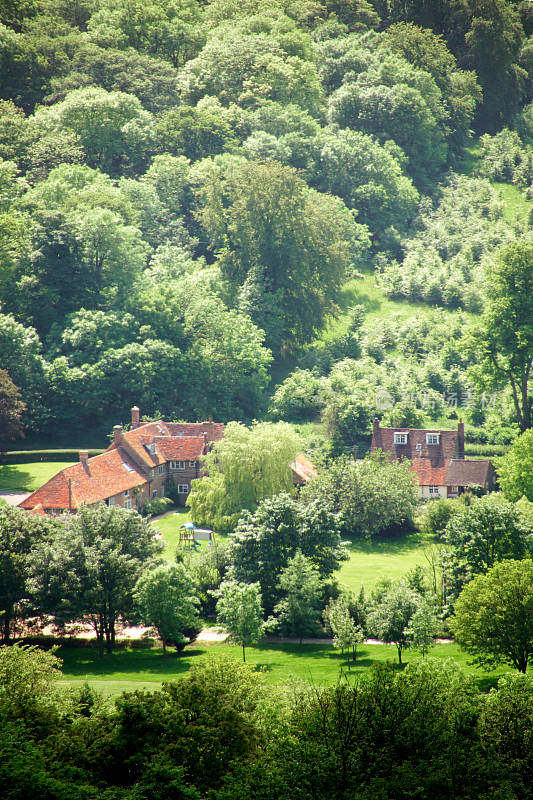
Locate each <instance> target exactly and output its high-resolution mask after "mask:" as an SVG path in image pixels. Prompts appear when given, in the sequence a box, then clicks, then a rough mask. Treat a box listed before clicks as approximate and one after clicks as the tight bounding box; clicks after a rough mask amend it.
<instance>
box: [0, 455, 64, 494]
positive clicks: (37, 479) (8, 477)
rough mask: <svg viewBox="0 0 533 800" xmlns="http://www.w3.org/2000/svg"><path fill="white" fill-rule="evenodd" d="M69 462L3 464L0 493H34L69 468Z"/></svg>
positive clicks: (0, 470)
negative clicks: (61, 471)
mask: <svg viewBox="0 0 533 800" xmlns="http://www.w3.org/2000/svg"><path fill="white" fill-rule="evenodd" d="M70 463H72V462H68V461H35V462H30V463H29V464H2V465H1V466H0V491H2V492H19V491H20V492H34V491H35V489H38V488H39V486H42V485H43V483H46V481H47V480H49V479H50V478H51V477H52V476H53V475H55V474H56V472H59V470H61V469H63V467H68V466H69V464H70Z"/></svg>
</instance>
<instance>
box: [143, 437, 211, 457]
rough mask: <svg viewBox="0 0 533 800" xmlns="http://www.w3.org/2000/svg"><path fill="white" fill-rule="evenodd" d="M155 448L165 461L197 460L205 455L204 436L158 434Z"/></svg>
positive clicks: (155, 439)
mask: <svg viewBox="0 0 533 800" xmlns="http://www.w3.org/2000/svg"><path fill="white" fill-rule="evenodd" d="M154 442H155V449H156V452H157V453H160V454H161V457H162V458H163V459H164V460H165V461H171V460H172V461H197V460H198V459H199V458H200V456H201V455H203V452H204V449H205V444H206V440H205V439H204V437H203V436H156V437H154Z"/></svg>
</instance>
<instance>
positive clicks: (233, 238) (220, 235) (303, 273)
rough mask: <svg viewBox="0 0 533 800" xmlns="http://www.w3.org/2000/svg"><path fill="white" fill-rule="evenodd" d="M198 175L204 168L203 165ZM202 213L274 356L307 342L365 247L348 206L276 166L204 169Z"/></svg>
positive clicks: (238, 294) (209, 165)
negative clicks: (319, 192) (309, 186)
mask: <svg viewBox="0 0 533 800" xmlns="http://www.w3.org/2000/svg"><path fill="white" fill-rule="evenodd" d="M198 169H199V170H200V168H198ZM197 180H199V181H201V186H200V189H199V196H200V202H201V208H200V210H199V212H198V216H199V219H200V221H201V223H202V226H203V227H204V229H205V230H206V232H207V234H208V236H209V240H210V247H211V249H212V251H213V252H216V253H218V254H219V263H220V266H221V269H222V274H223V277H224V278H225V279H226V280H228V282H229V284H230V286H231V287H232V288H233V291H234V296H235V302H236V303H239V304H240V307H241V308H242V309H243V310H245V311H246V312H247V313H249V314H250V316H251V317H252V319H253V320H254V322H256V323H257V324H258V325H259V327H261V328H263V330H265V332H266V341H267V344H268V346H269V347H271V348H272V350H273V351H274V352H275V353H279V352H280V351H281V349H282V348H286V349H287V348H288V349H290V348H292V347H294V346H295V345H298V344H303V343H305V342H307V341H309V340H310V339H311V338H312V337H313V335H314V334H315V333H316V332H317V331H318V330H319V329H320V328H321V327H322V325H323V323H324V320H325V318H326V316H327V314H328V313H330V312H331V311H332V310H333V308H334V302H335V299H336V298H337V295H338V291H339V289H340V286H341V284H342V282H343V281H344V279H345V278H346V275H347V270H348V268H349V267H350V266H351V265H353V264H355V263H357V262H358V261H359V260H360V258H361V257H362V256H363V255H364V252H365V250H366V248H367V247H368V236H367V232H366V228H364V227H362V226H359V225H357V224H356V223H355V222H354V219H353V215H352V214H351V213H350V212H349V211H348V209H347V208H346V207H345V206H344V204H343V203H342V202H341V201H340V200H338V199H335V198H332V197H330V196H328V195H324V194H318V193H317V192H313V191H310V190H309V189H308V188H307V186H306V184H305V182H304V181H303V180H302V179H301V178H300V177H299V176H298V175H297V173H296V171H295V170H294V169H291V168H290V167H284V166H281V165H280V164H278V163H277V162H270V163H254V162H248V161H244V160H236V159H232V160H227V159H226V160H219V161H217V160H216V159H215V160H214V161H213V162H205V163H203V164H202V167H201V172H200V171H199V172H198V177H197Z"/></svg>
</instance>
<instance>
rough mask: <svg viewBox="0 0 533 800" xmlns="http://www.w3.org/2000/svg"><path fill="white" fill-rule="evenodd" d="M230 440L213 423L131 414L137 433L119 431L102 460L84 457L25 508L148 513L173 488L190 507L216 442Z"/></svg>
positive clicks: (220, 426) (117, 428)
mask: <svg viewBox="0 0 533 800" xmlns="http://www.w3.org/2000/svg"><path fill="white" fill-rule="evenodd" d="M223 435H224V425H223V424H221V423H216V422H212V421H211V420H209V421H208V422H186V423H185V422H164V421H163V420H159V421H158V422H147V423H141V421H140V410H139V408H138V407H137V406H134V407H133V408H132V409H131V427H130V430H129V431H124V430H123V429H122V426H121V425H115V427H114V428H113V442H112V443H111V444H110V445H109V447H108V448H107V450H106V451H105V452H104V453H102V454H101V455H98V456H93V457H92V458H89V454H88V452H87V451H83V450H82V451H80V459H79V461H78V462H77V463H76V464H72V465H71V466H68V467H65V468H64V469H62V470H61V471H60V472H58V473H57V474H56V475H54V476H53V477H52V478H50V480H49V481H47V482H46V483H45V484H44V485H43V486H41V487H40V488H39V489H37V490H36V491H35V492H33V493H32V494H30V495H29V497H27V498H26V499H25V500H24V501H23V502H22V503H20V507H21V508H25V509H27V510H29V511H33V512H34V513H54V512H59V511H76V509H77V508H79V506H80V505H81V504H82V503H84V504H86V505H93V504H95V503H98V502H102V501H103V502H104V503H106V505H108V506H121V507H123V508H134V509H140V508H142V507H143V506H144V505H145V504H146V503H147V502H148V501H150V500H153V499H154V498H156V497H163V496H164V495H165V492H166V491H167V489H168V486H169V484H174V485H175V486H176V488H177V494H178V498H179V500H180V501H181V503H182V504H183V505H184V504H185V502H186V500H187V496H188V494H189V492H190V490H191V480H193V478H198V477H201V474H202V473H201V466H200V459H201V457H202V455H204V454H205V453H206V452H207V450H208V448H209V447H210V445H211V443H212V442H217V441H218V440H219V439H221V438H222V437H223Z"/></svg>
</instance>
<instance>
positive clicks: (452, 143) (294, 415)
mask: <svg viewBox="0 0 533 800" xmlns="http://www.w3.org/2000/svg"><path fill="white" fill-rule="evenodd" d="M532 29H533V23H532V18H531V7H530V4H528V3H510V2H504V0H492V2H490V3H480V2H477V0H464V2H461V3H456V2H452V1H451V0H445V2H442V3H435V4H429V5H428V4H424V5H423V6H421V5H420V4H419V3H417V2H407V3H405V2H403V3H399V2H396V0H389V2H381V0H375V2H368V1H367V0H349V1H348V2H335V3H332V2H329V1H328V0H325V2H322V3H320V2H319V3H314V4H311V3H307V2H304V1H303V0H302V1H301V2H288V1H287V0H276V2H273V3H272V2H268V3H266V2H262V0H249V2H246V3H244V4H242V3H235V2H233V0H215V2H212V3H209V4H201V3H197V2H195V0H164V1H163V0H150V2H148V1H147V2H141V3H139V2H133V0H121V2H117V0H78V2H76V3H66V2H64V1H63V0H32V1H31V2H18V0H15V2H13V3H9V4H3V5H2V9H0V36H1V42H2V45H1V51H0V64H1V70H0V72H1V78H0V97H1V100H0V159H1V161H0V206H1V207H0V308H1V314H0V368H3V369H5V370H7V373H8V376H9V378H10V380H11V381H12V382H13V383H14V385H15V386H16V387H17V388H18V389H19V391H20V393H21V397H22V400H23V402H24V403H25V404H26V411H25V412H24V414H23V424H24V426H25V428H26V432H27V433H28V435H29V436H30V437H31V438H32V441H33V440H34V439H37V441H38V440H39V437H41V438H42V437H44V438H48V439H49V438H50V437H53V436H56V435H58V433H60V434H61V437H65V436H68V433H69V431H72V432H73V433H74V432H75V431H79V430H80V428H86V429H89V428H91V429H94V428H101V429H102V430H103V431H105V429H106V428H107V427H108V425H109V422H108V421H109V420H110V419H113V420H115V421H117V422H118V421H120V419H121V418H123V420H124V421H126V420H125V415H126V414H127V409H128V408H129V406H130V405H132V404H133V403H137V404H139V405H140V406H141V408H142V411H143V413H145V414H147V415H149V416H153V415H157V414H162V415H165V416H166V417H168V418H188V419H196V418H204V417H207V416H213V417H216V418H218V419H220V420H223V421H227V420H230V419H241V420H244V421H247V420H250V419H252V418H259V417H262V416H264V415H265V414H269V415H270V417H271V418H279V419H285V420H287V421H291V422H306V421H317V420H318V419H319V418H321V419H322V421H323V423H324V426H325V430H326V435H327V437H328V440H329V441H330V442H332V443H333V444H332V445H329V446H330V447H331V446H332V447H333V448H334V449H337V450H338V449H342V448H344V447H347V446H350V445H352V444H353V443H354V442H355V441H357V440H358V438H361V437H363V439H364V437H365V436H367V435H368V432H369V423H370V419H371V417H372V416H373V415H374V414H375V413H376V412H377V413H378V414H379V415H380V416H383V417H384V420H385V422H387V421H389V422H394V423H396V424H425V423H426V422H428V421H430V420H433V421H435V422H437V421H438V422H441V423H442V424H444V423H447V424H450V425H453V424H455V422H454V420H456V418H457V417H458V416H463V417H464V418H466V420H467V423H468V424H469V425H470V426H471V428H470V431H471V432H470V437H471V438H474V439H476V440H477V441H478V442H479V443H485V442H487V441H488V442H492V443H495V444H505V443H506V442H508V441H510V439H511V438H512V437H513V436H514V434H515V433H516V432H517V430H518V428H517V425H516V423H517V418H516V410H515V409H514V408H513V404H512V401H511V395H510V389H509V387H508V386H507V384H506V382H505V381H503V382H502V381H498V380H495V381H494V382H493V385H492V386H490V387H486V386H482V385H481V383H480V382H479V380H478V378H477V373H476V352H475V350H472V348H470V349H468V348H467V347H466V346H464V344H463V337H464V336H465V334H466V333H467V331H468V329H469V326H470V325H471V323H472V320H473V319H474V318H475V317H476V315H478V314H479V313H480V312H481V311H482V309H483V307H484V298H485V288H486V280H485V277H486V270H487V268H488V265H489V264H490V263H491V261H492V258H493V255H494V254H495V253H496V252H497V251H498V248H501V247H502V246H504V245H507V244H509V243H512V242H513V241H515V240H517V239H520V238H521V237H523V236H524V235H525V236H527V235H528V230H529V223H530V214H531V205H532V204H531V192H532V189H531V183H532V174H533V167H532V163H533V157H532V150H531V141H532V135H533V110H532V109H533V106H532V105H531V100H532V99H533V62H532V59H531V51H532V44H531V41H532V40H531V33H532ZM489 54H490V55H489ZM496 390H497V391H498V394H495V392H496ZM58 423H60V428H59V429H58Z"/></svg>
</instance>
